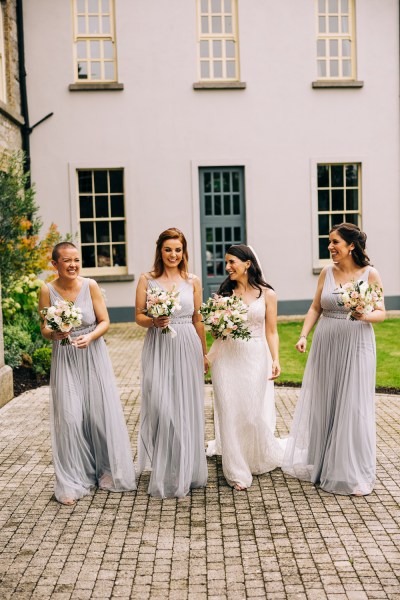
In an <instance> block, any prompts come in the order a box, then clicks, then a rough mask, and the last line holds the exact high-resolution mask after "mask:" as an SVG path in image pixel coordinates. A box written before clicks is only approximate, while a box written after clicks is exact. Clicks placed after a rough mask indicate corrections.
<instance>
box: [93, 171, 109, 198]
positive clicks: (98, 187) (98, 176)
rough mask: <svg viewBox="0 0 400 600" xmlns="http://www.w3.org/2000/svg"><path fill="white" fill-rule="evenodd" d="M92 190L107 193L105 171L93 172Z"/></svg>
mask: <svg viewBox="0 0 400 600" xmlns="http://www.w3.org/2000/svg"><path fill="white" fill-rule="evenodd" d="M94 191H95V193H96V194H107V192H108V182H107V171H95V172H94Z"/></svg>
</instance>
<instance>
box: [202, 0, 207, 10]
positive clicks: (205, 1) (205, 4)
mask: <svg viewBox="0 0 400 600" xmlns="http://www.w3.org/2000/svg"><path fill="white" fill-rule="evenodd" d="M201 12H202V13H206V12H208V0H201Z"/></svg>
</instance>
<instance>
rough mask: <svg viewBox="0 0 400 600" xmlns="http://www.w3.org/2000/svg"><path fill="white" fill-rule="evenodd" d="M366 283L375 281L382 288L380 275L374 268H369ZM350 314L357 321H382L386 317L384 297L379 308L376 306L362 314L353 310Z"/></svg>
mask: <svg viewBox="0 0 400 600" xmlns="http://www.w3.org/2000/svg"><path fill="white" fill-rule="evenodd" d="M368 283H369V284H374V283H376V284H377V285H378V287H380V288H381V289H383V285H382V281H381V278H380V275H379V273H378V271H377V270H376V269H374V268H371V270H370V272H369V277H368ZM351 314H352V316H353V317H354V318H355V319H356V320H357V321H365V322H366V323H382V321H384V320H385V319H386V309H385V299H384V298H383V299H382V307H381V308H376V309H375V310H374V311H372V312H371V313H369V314H368V315H362V314H360V313H357V312H356V311H353V312H352V313H351Z"/></svg>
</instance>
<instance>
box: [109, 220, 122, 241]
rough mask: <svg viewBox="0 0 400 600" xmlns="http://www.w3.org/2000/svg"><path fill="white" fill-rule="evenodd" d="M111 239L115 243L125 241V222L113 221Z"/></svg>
mask: <svg viewBox="0 0 400 600" xmlns="http://www.w3.org/2000/svg"><path fill="white" fill-rule="evenodd" d="M111 239H112V241H113V242H124V241H125V222H124V221H111Z"/></svg>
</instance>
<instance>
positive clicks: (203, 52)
mask: <svg viewBox="0 0 400 600" xmlns="http://www.w3.org/2000/svg"><path fill="white" fill-rule="evenodd" d="M200 56H201V57H202V58H208V57H209V56H210V52H209V48H208V40H201V42H200Z"/></svg>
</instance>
